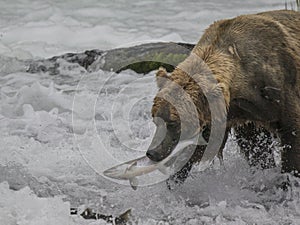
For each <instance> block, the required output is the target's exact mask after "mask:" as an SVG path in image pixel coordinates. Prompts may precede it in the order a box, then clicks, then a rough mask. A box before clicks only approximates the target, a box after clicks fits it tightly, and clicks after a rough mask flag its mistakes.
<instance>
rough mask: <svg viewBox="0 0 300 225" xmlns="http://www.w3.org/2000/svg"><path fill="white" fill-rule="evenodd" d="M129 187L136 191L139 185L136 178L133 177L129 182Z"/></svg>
mask: <svg viewBox="0 0 300 225" xmlns="http://www.w3.org/2000/svg"><path fill="white" fill-rule="evenodd" d="M129 183H130V186H131V187H132V189H133V190H136V189H137V187H138V185H139V181H138V179H137V178H136V177H133V178H131V179H130V180H129Z"/></svg>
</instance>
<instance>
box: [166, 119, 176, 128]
mask: <svg viewBox="0 0 300 225" xmlns="http://www.w3.org/2000/svg"><path fill="white" fill-rule="evenodd" d="M177 127H178V123H177V122H175V121H170V122H168V123H167V128H168V129H175V128H177Z"/></svg>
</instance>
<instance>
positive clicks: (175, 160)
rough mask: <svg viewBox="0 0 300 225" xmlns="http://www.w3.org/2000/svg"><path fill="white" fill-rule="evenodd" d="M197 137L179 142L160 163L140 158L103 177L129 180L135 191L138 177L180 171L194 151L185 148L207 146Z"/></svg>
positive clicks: (115, 168)
mask: <svg viewBox="0 0 300 225" xmlns="http://www.w3.org/2000/svg"><path fill="white" fill-rule="evenodd" d="M199 136H200V137H198V136H197V137H194V138H191V139H188V140H183V141H179V143H178V144H177V145H176V147H175V148H174V150H173V151H172V152H171V154H170V155H169V156H168V157H166V158H165V159H163V160H162V161H160V162H154V161H152V160H151V159H149V158H148V157H147V156H141V157H138V158H136V159H132V160H130V161H127V162H123V163H121V164H118V165H116V166H114V167H112V168H109V169H107V170H105V171H104V172H103V175H104V176H106V177H109V178H113V179H118V180H129V183H130V186H131V187H132V188H133V189H134V190H136V189H137V187H138V185H139V182H138V179H137V177H139V176H142V175H145V174H148V173H151V172H153V171H156V170H158V171H160V172H161V173H162V174H164V175H168V174H169V175H170V174H171V173H172V172H177V171H178V170H180V169H181V168H182V167H183V166H184V164H185V163H186V162H187V161H188V160H189V159H190V157H191V156H192V154H193V152H194V149H195V148H187V149H186V147H188V146H190V145H207V142H206V141H205V140H204V138H203V137H202V135H199ZM183 150H184V151H183Z"/></svg>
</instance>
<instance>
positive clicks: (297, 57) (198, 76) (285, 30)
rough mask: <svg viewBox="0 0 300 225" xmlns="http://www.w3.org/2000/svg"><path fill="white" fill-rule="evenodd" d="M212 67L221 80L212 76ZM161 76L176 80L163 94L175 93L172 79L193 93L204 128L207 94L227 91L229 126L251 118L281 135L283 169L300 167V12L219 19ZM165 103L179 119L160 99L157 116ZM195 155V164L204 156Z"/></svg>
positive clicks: (174, 113) (164, 86)
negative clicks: (188, 51) (191, 48)
mask: <svg viewBox="0 0 300 225" xmlns="http://www.w3.org/2000/svg"><path fill="white" fill-rule="evenodd" d="M193 54H194V55H196V56H198V57H200V58H201V59H202V60H203V63H201V62H199V60H195V57H192V55H193ZM182 68H183V69H182ZM210 71H211V72H212V74H213V77H214V79H215V80H216V81H217V82H215V83H214V82H213V81H212V79H209V73H210ZM157 75H158V76H159V77H165V78H166V79H168V80H170V81H171V82H170V83H169V82H163V83H160V84H159V85H158V86H159V89H160V91H159V92H160V93H170V92H171V90H172V88H174V85H173V84H172V82H174V83H176V84H177V85H179V86H181V87H182V88H183V89H184V90H185V91H186V93H188V95H189V96H190V97H191V99H192V100H193V102H194V104H195V105H196V107H197V110H198V119H199V123H200V126H201V127H202V126H204V125H206V124H209V123H211V117H210V110H209V107H208V104H207V101H206V99H205V96H204V94H203V93H205V94H207V93H210V94H215V95H216V96H219V94H220V92H221V93H222V94H223V96H224V100H225V107H223V106H221V105H220V114H219V115H220V117H222V116H223V115H224V114H226V113H227V128H228V130H230V129H231V128H235V127H239V126H242V125H243V124H245V123H246V122H249V121H250V122H253V123H254V124H256V126H257V127H261V126H262V127H264V128H265V129H267V130H268V131H270V132H274V133H276V134H278V136H279V137H280V138H281V142H282V144H283V145H286V146H287V147H286V148H284V150H283V153H282V169H283V171H284V172H290V171H297V170H298V171H300V104H299V103H300V13H298V12H294V11H287V10H279V11H270V12H264V13H259V14H253V15H243V16H238V17H236V18H233V19H228V20H221V21H218V22H215V23H213V24H212V25H211V26H210V27H209V28H208V29H206V31H205V33H204V34H203V36H202V37H201V39H200V41H199V42H198V43H197V45H196V46H195V48H194V49H193V50H192V53H191V56H189V57H188V58H187V59H186V60H185V61H183V62H182V63H181V64H179V65H178V67H177V68H176V69H175V70H174V71H173V72H172V73H171V75H167V72H166V71H165V70H163V69H160V70H159V72H158V74H157ZM197 83H198V84H197ZM175 97H178V96H175ZM220 104H221V103H220ZM164 107H169V111H170V113H169V119H170V120H174V121H176V120H179V116H178V112H177V111H176V109H175V108H174V107H173V106H172V105H170V104H169V103H168V102H167V101H165V100H164V99H162V98H159V97H156V98H155V100H154V104H153V107H152V115H153V116H156V115H157V112H158V111H160V110H161V109H162V108H164ZM182 107H186V106H185V105H184V104H183V106H182ZM185 110H186V111H188V109H185ZM224 110H225V111H224ZM186 129H188V126H187V127H186ZM225 136H226V138H227V134H226V135H225ZM245 138H247V137H245ZM225 141H226V140H225ZM222 147H224V146H222ZM195 155H197V156H195V157H196V158H195V157H193V158H192V159H191V162H192V163H194V162H196V161H197V160H199V159H200V158H201V156H202V154H200V155H201V156H199V154H195Z"/></svg>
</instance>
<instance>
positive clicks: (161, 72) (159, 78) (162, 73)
mask: <svg viewBox="0 0 300 225" xmlns="http://www.w3.org/2000/svg"><path fill="white" fill-rule="evenodd" d="M169 78H170V77H169V76H168V72H167V70H166V69H165V68H164V67H162V66H161V67H159V69H158V71H157V73H156V83H157V86H158V88H159V89H162V88H163V87H164V86H165V84H166V83H167V81H168V79H169Z"/></svg>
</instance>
